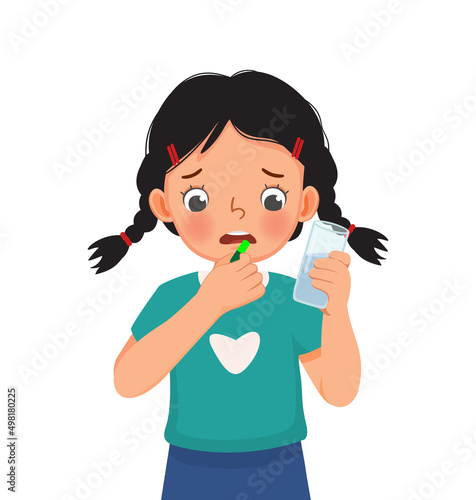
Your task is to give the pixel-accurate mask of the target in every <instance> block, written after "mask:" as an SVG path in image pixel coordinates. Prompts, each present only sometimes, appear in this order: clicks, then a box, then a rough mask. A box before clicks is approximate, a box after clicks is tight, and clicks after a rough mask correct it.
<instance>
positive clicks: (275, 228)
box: [259, 211, 291, 242]
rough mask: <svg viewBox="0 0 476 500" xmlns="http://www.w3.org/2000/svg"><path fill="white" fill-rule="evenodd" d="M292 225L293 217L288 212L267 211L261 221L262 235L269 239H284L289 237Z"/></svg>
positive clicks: (274, 240) (275, 240)
mask: <svg viewBox="0 0 476 500" xmlns="http://www.w3.org/2000/svg"><path fill="white" fill-rule="evenodd" d="M290 226H291V218H290V217H289V215H288V214H287V213H286V212H282V211H277V212H270V211H266V212H265V213H264V214H262V215H261V217H260V221H259V229H260V235H261V237H262V238H265V239H266V240H267V241H273V242H277V241H282V240H283V239H284V238H286V237H287V235H288V233H289V231H290Z"/></svg>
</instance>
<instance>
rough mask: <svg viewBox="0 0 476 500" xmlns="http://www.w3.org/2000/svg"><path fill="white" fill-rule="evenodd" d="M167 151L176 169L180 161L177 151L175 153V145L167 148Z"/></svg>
mask: <svg viewBox="0 0 476 500" xmlns="http://www.w3.org/2000/svg"><path fill="white" fill-rule="evenodd" d="M167 151H168V152H169V156H170V159H171V160H172V165H173V166H174V167H175V165H177V164H178V163H179V161H180V160H179V157H178V155H177V151H175V146H174V145H173V144H171V145H170V146H167Z"/></svg>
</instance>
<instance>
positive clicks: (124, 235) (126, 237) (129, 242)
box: [121, 233, 132, 247]
mask: <svg viewBox="0 0 476 500" xmlns="http://www.w3.org/2000/svg"><path fill="white" fill-rule="evenodd" d="M121 238H122V239H123V240H124V241H125V242H126V244H127V246H128V247H130V246H131V245H132V241H131V240H130V238H129V237H128V236H127V234H126V233H121Z"/></svg>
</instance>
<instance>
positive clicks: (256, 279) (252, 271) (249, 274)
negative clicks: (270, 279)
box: [197, 253, 266, 315]
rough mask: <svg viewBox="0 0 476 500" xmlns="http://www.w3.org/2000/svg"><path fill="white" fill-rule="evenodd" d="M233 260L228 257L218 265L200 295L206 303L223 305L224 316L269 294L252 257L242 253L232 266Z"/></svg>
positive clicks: (217, 263)
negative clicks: (266, 292) (266, 293)
mask: <svg viewBox="0 0 476 500" xmlns="http://www.w3.org/2000/svg"><path fill="white" fill-rule="evenodd" d="M232 256H233V253H230V254H228V255H225V256H224V257H222V258H221V259H220V260H219V261H217V262H216V263H215V266H214V267H213V269H212V270H211V272H210V273H209V274H208V275H207V277H206V278H205V279H204V280H203V283H202V285H201V287H200V289H199V291H198V293H197V295H201V296H202V297H203V298H205V303H210V304H215V305H216V304H219V307H220V315H223V314H225V313H226V312H228V311H230V310H231V309H236V308H237V307H241V306H244V305H245V304H248V303H250V302H253V301H254V300H257V299H259V298H260V297H262V296H263V295H264V293H265V291H266V289H265V287H264V285H263V275H262V274H261V273H259V272H258V267H257V266H256V264H251V263H250V261H251V257H250V255H249V254H248V253H242V254H241V255H240V258H239V260H236V261H235V262H231V263H230V259H231V257H232Z"/></svg>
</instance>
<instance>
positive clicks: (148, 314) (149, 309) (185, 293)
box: [131, 273, 199, 341]
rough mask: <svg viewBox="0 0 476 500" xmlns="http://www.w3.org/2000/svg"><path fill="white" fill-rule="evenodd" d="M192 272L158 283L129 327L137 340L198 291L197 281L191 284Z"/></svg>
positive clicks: (172, 313) (165, 319) (175, 311)
mask: <svg viewBox="0 0 476 500" xmlns="http://www.w3.org/2000/svg"><path fill="white" fill-rule="evenodd" d="M193 277H194V276H193V274H188V275H185V276H180V277H179V278H175V279H173V280H170V281H167V282H165V283H163V284H162V285H160V286H159V287H158V288H157V290H156V291H155V292H154V294H153V295H152V297H151V298H150V299H149V301H148V302H147V304H146V305H145V306H144V308H143V309H142V311H141V312H140V314H139V316H137V319H136V320H135V322H134V324H133V325H132V327H131V331H132V335H134V338H135V339H136V340H137V341H139V340H140V339H142V338H143V337H145V336H146V335H147V334H148V333H150V332H151V331H152V330H154V329H155V328H157V327H158V326H159V325H161V324H162V323H165V322H166V321H167V320H168V319H170V318H171V317H172V316H173V315H174V314H175V313H177V312H178V311H179V310H180V309H181V308H182V307H183V306H184V305H185V304H186V303H187V302H188V301H189V300H190V299H191V298H192V297H193V296H194V295H195V293H196V292H197V291H198V288H199V282H198V278H197V277H196V273H195V279H196V282H197V283H196V286H193V284H194V281H193Z"/></svg>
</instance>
